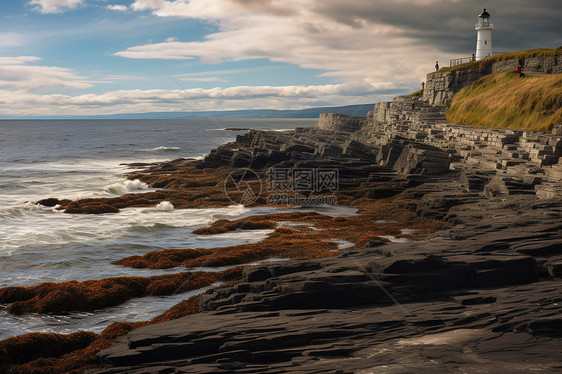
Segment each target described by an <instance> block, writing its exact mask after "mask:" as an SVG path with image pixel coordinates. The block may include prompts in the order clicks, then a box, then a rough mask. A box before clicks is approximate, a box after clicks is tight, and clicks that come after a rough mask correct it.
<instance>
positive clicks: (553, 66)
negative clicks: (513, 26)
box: [423, 56, 562, 105]
mask: <svg viewBox="0 0 562 374" xmlns="http://www.w3.org/2000/svg"><path fill="white" fill-rule="evenodd" d="M518 65H521V67H522V69H523V72H524V73H543V74H559V73H562V56H553V57H535V58H527V59H512V60H506V61H498V62H494V63H493V64H492V65H490V66H485V67H480V68H477V69H467V70H457V71H440V72H435V73H429V74H427V78H426V82H425V90H424V93H423V100H425V101H427V102H428V103H429V104H432V105H443V104H448V103H449V101H450V100H451V99H452V98H453V96H454V95H455V93H457V92H459V91H460V90H461V89H462V88H464V87H466V86H469V85H471V84H472V83H474V82H476V81H477V80H479V79H480V78H482V77H484V76H486V75H488V74H493V73H500V72H504V71H513V70H515V69H516V68H517V66H518Z"/></svg>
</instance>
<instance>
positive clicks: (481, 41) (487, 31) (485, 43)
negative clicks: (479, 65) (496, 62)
mask: <svg viewBox="0 0 562 374" xmlns="http://www.w3.org/2000/svg"><path fill="white" fill-rule="evenodd" d="M493 28H494V24H493V23H491V22H490V13H488V12H486V9H484V11H483V12H482V13H481V14H480V15H479V16H478V23H477V24H476V31H477V32H478V37H477V39H476V61H480V60H482V59H483V58H485V57H488V56H491V55H492V29H493Z"/></svg>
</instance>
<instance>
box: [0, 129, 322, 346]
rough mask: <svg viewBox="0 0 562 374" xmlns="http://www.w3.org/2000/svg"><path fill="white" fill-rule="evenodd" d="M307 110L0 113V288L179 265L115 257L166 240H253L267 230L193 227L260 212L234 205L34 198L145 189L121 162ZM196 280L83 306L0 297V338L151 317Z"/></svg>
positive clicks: (198, 149) (170, 153) (213, 140)
mask: <svg viewBox="0 0 562 374" xmlns="http://www.w3.org/2000/svg"><path fill="white" fill-rule="evenodd" d="M315 122H316V120H314V119H302V120H299V119H250V120H242V119H236V120H200V119H197V120H190V119H174V120H17V121H16V120H4V121H0V288H2V287H9V286H34V285H38V284H40V283H42V282H63V281H69V280H77V281H85V280H91V279H102V278H107V277H117V276H153V275H161V274H169V273H179V272H183V271H185V269H184V268H173V269H166V270H149V269H132V268H125V267H121V266H116V265H111V264H110V263H111V262H112V261H114V260H117V259H120V258H123V257H127V256H131V255H142V254H144V253H146V252H150V251H156V250H163V249H169V248H212V247H218V246H228V245H237V244H244V243H254V242H257V241H260V240H262V239H263V238H265V237H266V235H267V234H268V233H269V232H270V231H268V230H261V231H257V232H256V231H252V232H251V233H249V234H248V233H244V232H235V233H231V234H228V235H216V236H212V237H209V238H200V237H196V236H195V235H192V231H193V230H195V229H197V228H200V227H204V226H207V225H209V224H210V223H212V222H213V221H215V220H217V219H221V218H228V219H236V218H241V217H244V216H247V215H250V214H260V213H267V212H269V211H271V210H272V209H271V208H252V209H250V208H246V207H244V206H241V205H235V206H230V207H226V208H221V209H173V208H172V207H171V206H169V205H167V204H160V205H159V206H156V207H150V208H128V209H123V210H122V212H121V213H119V214H104V215H71V214H66V213H63V212H61V211H58V210H56V209H54V208H47V207H43V206H38V205H36V204H35V203H36V202H37V201H38V200H40V199H44V198H48V197H56V198H68V199H73V200H75V199H81V198H89V197H111V196H119V195H122V194H125V193H135V192H147V191H151V190H150V189H149V188H148V186H147V185H145V184H144V183H142V182H140V181H138V180H137V181H128V180H126V179H125V178H124V177H123V173H125V172H127V171H130V170H131V169H128V168H127V167H126V166H125V165H123V164H124V163H134V162H156V161H166V160H171V159H174V158H178V157H196V158H197V157H199V158H201V157H203V156H204V155H205V154H207V153H208V152H209V151H210V150H211V149H213V148H215V147H216V146H218V145H220V144H222V143H225V142H229V141H233V140H234V139H235V137H236V135H238V134H241V133H244V131H241V132H239V131H230V130H225V128H255V129H271V130H284V129H293V128H295V127H306V126H311V125H313V124H314V123H315ZM201 291H202V290H195V291H192V292H190V293H183V294H178V295H173V296H164V297H145V298H139V299H133V300H130V301H128V302H126V303H125V304H122V305H120V306H116V307H113V308H107V309H104V310H101V311H95V312H91V313H68V314H64V315H23V316H13V315H10V314H8V313H7V312H6V305H0V339H5V338H7V337H10V336H15V335H21V334H25V333H28V332H57V333H70V332H74V331H78V330H89V331H94V332H98V333H99V332H101V331H102V330H103V329H104V328H105V327H107V326H108V325H109V324H111V323H113V322H117V321H142V320H148V319H151V318H153V317H155V316H157V315H159V314H161V313H162V312H164V311H165V310H167V309H168V308H170V307H171V306H173V305H175V304H177V303H178V302H179V301H181V300H184V299H186V298H188V297H189V296H191V295H193V294H197V293H199V292H201Z"/></svg>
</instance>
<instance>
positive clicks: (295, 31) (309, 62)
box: [115, 0, 562, 89]
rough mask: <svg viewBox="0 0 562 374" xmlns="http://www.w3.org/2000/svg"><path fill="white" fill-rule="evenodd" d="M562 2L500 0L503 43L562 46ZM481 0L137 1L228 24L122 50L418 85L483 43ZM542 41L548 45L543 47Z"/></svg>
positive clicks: (130, 54)
mask: <svg viewBox="0 0 562 374" xmlns="http://www.w3.org/2000/svg"><path fill="white" fill-rule="evenodd" d="M558 2H559V0H537V1H535V2H533V3H532V4H529V3H528V1H526V0H495V1H494V3H493V8H494V9H489V10H490V12H491V13H492V17H493V18H494V22H495V24H496V30H495V31H494V35H495V36H494V39H495V41H494V45H495V46H496V50H500V51H513V50H521V49H528V48H537V47H556V46H558V45H560V44H562V37H561V35H562V23H560V22H559V20H560V19H562V8H561V7H560V6H559V4H558ZM481 6H482V5H481V4H480V3H479V2H476V1H459V0H354V1H347V2H342V1H341V0H283V1H281V0H267V1H266V0H260V1H258V0H190V1H186V0H136V1H135V2H134V3H133V4H132V5H131V8H132V9H134V10H137V11H150V12H151V13H152V14H154V15H156V16H159V17H184V18H193V19H200V20H206V21H208V22H211V23H213V24H215V25H217V26H218V28H219V31H218V32H215V33H213V34H210V35H207V37H206V38H205V39H204V40H203V41H196V42H181V41H177V40H174V41H167V42H163V43H151V44H146V45H138V46H134V47H131V48H128V49H126V50H123V51H119V52H117V53H115V54H116V55H118V56H122V57H126V58H136V59H145V58H148V56H151V57H154V58H162V59H175V60H181V59H192V58H200V59H201V60H202V61H203V62H204V63H220V62H223V61H242V60H248V59H268V60H270V61H276V62H283V63H289V64H294V65H298V66H300V67H302V68H309V69H318V70H324V71H326V73H323V74H322V76H324V77H330V78H331V79H334V80H335V81H336V82H352V81H355V80H362V81H363V82H366V83H373V82H384V81H386V80H387V79H389V77H390V76H391V75H392V74H393V73H394V72H395V69H396V67H397V66H400V65H401V64H402V63H404V62H407V63H406V65H404V68H403V69H402V70H401V71H399V72H397V73H396V74H395V75H394V76H393V79H394V80H396V79H399V80H401V81H403V82H406V84H408V85H409V87H412V88H414V87H415V88H416V89H417V88H418V86H419V82H420V81H421V80H422V79H423V78H424V77H425V74H426V73H427V72H429V71H430V70H431V69H432V66H433V65H434V63H435V60H440V61H441V62H442V65H447V63H448V61H449V59H452V58H458V57H464V56H470V55H471V54H472V53H473V52H474V49H475V40H476V33H475V31H474V23H475V22H476V18H477V15H478V14H479V13H480V12H481ZM537 40H540V41H541V42H540V45H537V43H538V42H537Z"/></svg>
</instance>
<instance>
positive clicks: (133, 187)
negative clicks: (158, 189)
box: [105, 179, 148, 195]
mask: <svg viewBox="0 0 562 374" xmlns="http://www.w3.org/2000/svg"><path fill="white" fill-rule="evenodd" d="M105 189H106V190H107V191H108V192H110V193H112V194H114V195H124V194H126V193H131V192H138V191H142V190H147V189H148V185H147V184H146V183H144V182H142V181H140V180H138V179H135V180H132V181H130V180H126V181H123V182H119V183H114V184H112V185H110V186H107V187H106V188H105Z"/></svg>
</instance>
